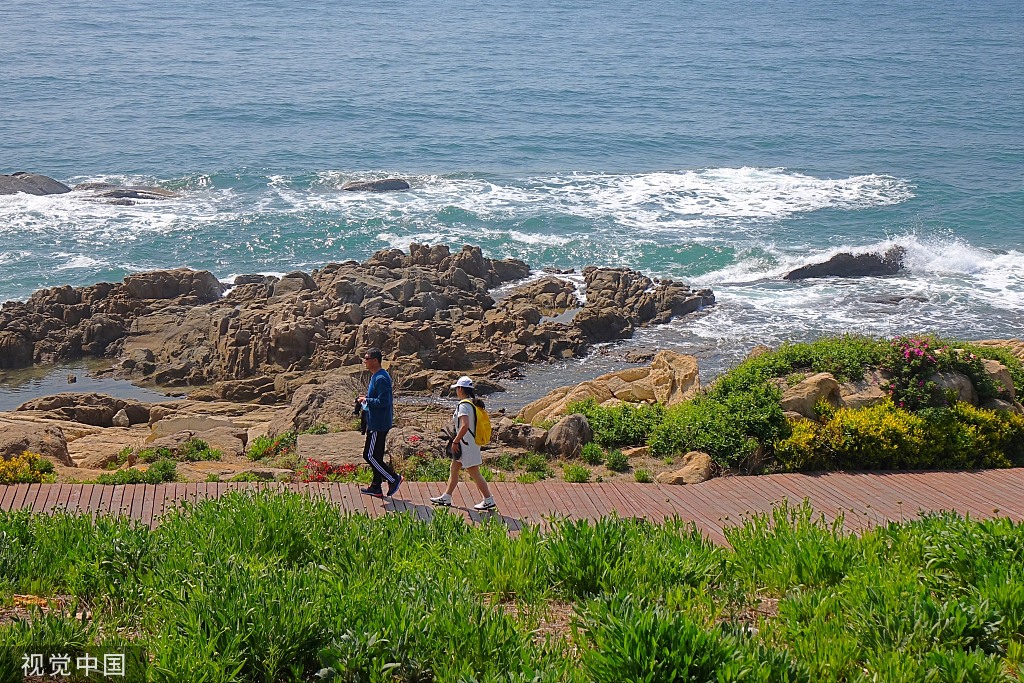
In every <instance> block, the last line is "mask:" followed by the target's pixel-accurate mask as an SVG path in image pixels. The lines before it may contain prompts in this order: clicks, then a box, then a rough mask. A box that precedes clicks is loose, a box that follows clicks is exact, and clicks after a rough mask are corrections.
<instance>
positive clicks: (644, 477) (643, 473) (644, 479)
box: [633, 468, 654, 484]
mask: <svg viewBox="0 0 1024 683" xmlns="http://www.w3.org/2000/svg"><path fill="white" fill-rule="evenodd" d="M633 479H635V480H636V483H638V484H650V483H651V482H653V481H654V475H653V474H651V471H650V470H645V469H642V468H641V469H638V470H635V471H634V472H633Z"/></svg>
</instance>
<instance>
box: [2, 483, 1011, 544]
mask: <svg viewBox="0 0 1024 683" xmlns="http://www.w3.org/2000/svg"><path fill="white" fill-rule="evenodd" d="M491 487H492V490H493V492H494V497H495V500H496V501H497V503H498V509H497V510H496V511H494V512H485V513H478V512H476V511H474V510H473V509H472V506H473V504H474V503H475V502H476V501H477V500H478V498H477V492H476V488H475V487H474V486H473V485H472V484H470V483H466V482H463V483H461V484H460V485H459V488H458V489H457V490H456V493H455V500H454V504H455V507H453V508H452V510H453V511H455V512H456V513H458V514H462V515H464V516H465V517H466V518H467V519H469V520H471V521H474V522H478V521H480V520H481V518H482V517H494V518H498V519H500V520H502V521H503V522H504V523H505V524H506V525H508V526H509V528H510V529H519V528H521V527H522V525H523V524H524V523H530V524H543V523H544V522H545V520H546V519H548V518H550V517H552V516H563V517H569V518H573V519H597V518H599V517H602V516H605V515H611V514H617V515H618V516H620V517H644V518H647V519H650V520H652V521H660V520H663V519H666V518H668V517H672V516H678V517H680V518H682V519H684V520H689V521H693V522H694V523H695V524H696V525H697V527H698V528H699V529H700V530H701V531H702V532H704V533H705V534H706V535H707V537H708V538H709V539H711V540H712V541H714V542H716V543H724V542H725V536H724V535H723V533H722V529H723V528H724V527H727V526H732V525H735V524H737V523H739V522H741V521H742V519H743V517H745V516H749V515H750V514H752V513H755V512H766V511H769V510H771V509H772V507H773V505H776V504H778V503H780V502H782V501H783V500H788V501H789V502H790V503H799V502H800V501H802V500H804V499H806V500H808V501H809V502H810V504H811V505H812V506H813V507H814V509H815V510H816V511H818V512H820V513H822V514H823V515H824V516H825V517H826V518H828V519H830V520H831V519H835V518H836V517H837V515H839V514H840V513H842V515H843V517H844V524H845V526H846V528H847V529H848V530H850V531H852V532H857V531H860V530H862V529H865V528H867V527H870V526H873V525H877V524H885V523H886V522H888V521H901V520H909V519H913V518H916V517H917V516H918V515H919V514H920V513H921V512H928V511H939V510H955V511H957V512H960V513H961V514H969V515H970V516H971V517H974V518H988V517H1009V518H1010V519H1012V520H1014V521H1017V522H1020V521H1022V520H1024V468H1020V469H1010V470H986V471H981V472H912V473H853V474H849V473H829V474H819V475H809V474H775V475H767V476H760V477H728V478H720V479H713V480H711V481H709V482H705V483H704V484H698V485H696V486H663V485H658V484H635V483H614V484H612V483H604V484H567V483H564V482H542V483H538V484H499V483H495V484H491ZM257 488H259V489H267V490H288V491H294V492H298V493H303V494H305V495H309V496H312V497H316V498H322V499H326V500H329V501H330V502H332V503H334V504H335V505H337V506H338V507H340V508H341V509H342V510H343V511H345V512H348V513H357V514H366V515H370V516H374V517H376V516H380V515H384V514H390V513H402V512H407V513H410V514H413V515H416V516H417V517H419V518H421V519H429V518H430V516H431V515H433V514H434V512H435V509H436V508H434V507H433V506H432V505H431V504H430V500H429V496H431V495H437V493H439V492H440V491H441V490H442V485H441V484H439V483H421V482H409V483H407V484H405V485H403V487H402V490H401V492H400V494H399V495H398V497H396V498H395V499H394V500H391V499H387V498H384V499H380V498H372V497H369V496H364V495H361V494H360V493H359V486H358V485H356V484H250V483H226V482H221V483H190V484H159V485H155V486H154V485H150V484H131V485H127V486H101V485H95V484H18V485H15V486H0V509H2V510H20V509H30V510H32V511H33V512H34V513H42V514H47V513H51V512H54V511H57V510H68V511H70V512H81V513H89V514H93V515H96V514H112V515H124V516H128V517H131V518H133V519H137V520H140V521H142V522H143V523H145V524H147V525H149V526H154V525H155V524H157V523H158V522H159V520H160V517H161V516H162V515H163V514H164V513H165V512H166V511H167V510H169V509H171V508H172V507H174V506H175V505H178V504H179V503H180V502H182V501H193V502H195V501H199V500H203V499H206V498H215V497H219V496H223V495H224V494H226V493H228V492H229V491H253V490H256V489H257Z"/></svg>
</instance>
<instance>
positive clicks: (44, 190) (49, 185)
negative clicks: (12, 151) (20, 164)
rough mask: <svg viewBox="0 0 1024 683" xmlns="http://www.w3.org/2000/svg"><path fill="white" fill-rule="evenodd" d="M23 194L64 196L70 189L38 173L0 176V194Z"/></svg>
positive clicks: (21, 172)
mask: <svg viewBox="0 0 1024 683" xmlns="http://www.w3.org/2000/svg"><path fill="white" fill-rule="evenodd" d="M19 192H23V193H25V194H31V195H37V196H38V195H48V194H64V193H65V192H71V188H70V187H68V186H67V185H65V184H64V183H61V182H58V181H56V180H54V179H53V178H50V177H48V176H44V175H39V174H38V173H26V172H25V171H18V172H17V173H12V174H11V175H0V194H17V193H19Z"/></svg>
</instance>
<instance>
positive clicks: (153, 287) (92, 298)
mask: <svg viewBox="0 0 1024 683" xmlns="http://www.w3.org/2000/svg"><path fill="white" fill-rule="evenodd" d="M221 291H222V287H221V285H220V283H219V282H217V279H216V278H215V277H213V275H212V274H210V273H208V272H205V271H203V272H196V271H192V270H188V269H185V268H181V269H176V270H170V271H155V272H151V273H139V274H135V275H130V276H128V277H126V278H125V280H124V282H123V283H121V284H114V283H99V284H96V285H92V286H90V287H80V288H72V287H68V286H64V287H53V288H50V289H41V290H39V291H37V292H35V293H34V294H32V296H31V297H29V299H28V301H25V302H14V301H8V302H6V303H5V304H4V305H3V307H2V309H0V346H2V347H3V349H4V350H6V351H7V353H2V354H0V363H2V364H4V365H5V366H7V367H24V366H27V365H30V364H32V363H33V362H44V363H45V362H54V361H58V360H63V359H74V358H80V357H82V356H86V355H93V356H98V355H104V354H108V353H116V352H117V350H118V348H119V347H118V346H116V344H117V343H118V342H120V341H121V340H123V339H124V337H126V336H127V335H128V334H129V333H130V330H131V328H132V325H133V323H135V322H136V321H138V320H139V319H141V318H144V317H145V316H147V315H158V313H159V311H160V310H161V309H164V308H168V307H175V306H178V307H188V306H199V305H202V304H205V303H210V302H212V301H214V300H216V299H217V298H218V297H219V296H220V293H221ZM172 320H173V319H172V318H163V319H161V322H162V323H163V324H167V323H169V322H171V321H172ZM111 346H114V349H111V348H110V347H111ZM153 369H154V370H155V369H156V368H155V366H153Z"/></svg>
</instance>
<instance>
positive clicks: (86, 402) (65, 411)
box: [16, 392, 149, 427]
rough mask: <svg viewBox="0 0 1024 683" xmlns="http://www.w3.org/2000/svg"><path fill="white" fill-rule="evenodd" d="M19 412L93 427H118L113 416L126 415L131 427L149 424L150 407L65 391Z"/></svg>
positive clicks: (122, 400) (34, 401)
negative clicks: (44, 413) (51, 416)
mask: <svg viewBox="0 0 1024 683" xmlns="http://www.w3.org/2000/svg"><path fill="white" fill-rule="evenodd" d="M16 410H17V411H42V412H48V413H51V414H54V415H56V416H59V417H61V418H63V419H65V420H71V421H73V422H79V423H81V424H86V425H92V426H94V427H113V426H115V425H114V416H115V415H117V414H118V413H119V412H124V414H125V417H126V418H128V424H129V425H133V424H144V423H146V422H148V421H149V406H148V405H146V404H145V403H138V402H137V401H128V400H125V399H122V398H117V397H115V396H107V395H106V394H96V393H85V394H83V393H72V392H65V393H61V394H53V395H50V396H42V397H40V398H35V399H32V400H30V401H26V402H25V403H23V404H21V405H20V406H18V407H17V409H16Z"/></svg>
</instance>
